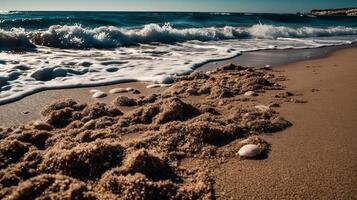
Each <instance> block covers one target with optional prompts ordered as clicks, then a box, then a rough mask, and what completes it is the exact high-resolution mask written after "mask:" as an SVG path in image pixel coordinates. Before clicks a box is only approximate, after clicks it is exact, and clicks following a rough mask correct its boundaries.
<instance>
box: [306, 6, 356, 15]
mask: <svg viewBox="0 0 357 200" xmlns="http://www.w3.org/2000/svg"><path fill="white" fill-rule="evenodd" d="M311 14H312V15H316V16H325V15H328V16H357V8H340V9H325V10H316V9H315V10H312V11H311Z"/></svg>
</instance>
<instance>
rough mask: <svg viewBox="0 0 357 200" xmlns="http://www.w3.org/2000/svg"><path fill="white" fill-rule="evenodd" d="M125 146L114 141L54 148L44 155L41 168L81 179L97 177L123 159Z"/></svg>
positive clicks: (47, 171) (48, 171)
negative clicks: (68, 147)
mask: <svg viewBox="0 0 357 200" xmlns="http://www.w3.org/2000/svg"><path fill="white" fill-rule="evenodd" d="M122 154H123V148H122V147H121V146H120V145H118V144H115V143H112V142H105V141H98V142H93V143H88V144H87V143H82V144H79V145H77V146H76V147H74V148H72V149H57V148H52V149H51V150H49V151H48V152H47V153H46V154H45V155H44V156H43V158H44V159H43V162H42V163H41V165H40V170H41V171H44V172H46V173H61V174H64V175H68V176H71V177H76V178H79V179H92V178H96V177H98V176H99V175H101V173H102V172H103V171H106V170H108V169H110V168H112V167H114V166H116V165H118V164H120V163H121V161H122Z"/></svg>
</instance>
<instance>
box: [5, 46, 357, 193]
mask: <svg viewBox="0 0 357 200" xmlns="http://www.w3.org/2000/svg"><path fill="white" fill-rule="evenodd" d="M355 55H357V48H351V49H344V50H339V51H337V52H335V53H333V54H332V55H330V56H329V57H326V58H322V59H317V60H310V61H303V62H299V63H295V64H291V65H288V66H285V67H282V68H278V69H277V70H274V71H270V70H249V69H244V68H239V67H238V68H237V67H234V66H229V67H228V68H227V67H226V68H224V69H221V70H218V71H216V72H214V73H212V74H211V75H210V76H207V75H205V74H203V73H194V74H192V75H190V76H187V77H183V78H180V80H178V82H177V83H176V84H175V85H173V86H172V87H170V88H169V89H167V90H165V88H154V89H146V88H145V84H143V83H128V84H125V85H120V87H127V86H130V87H135V88H137V89H138V90H140V92H141V94H130V95H127V94H125V96H129V97H133V98H134V101H128V99H123V98H120V99H115V100H114V98H115V97H116V96H118V95H109V96H108V97H106V98H103V99H101V100H100V101H103V102H106V103H108V104H111V105H101V104H94V105H86V104H85V105H82V104H81V103H87V102H89V101H91V102H96V101H97V100H94V99H92V98H91V97H90V94H89V90H90V89H91V88H90V89H89V88H81V89H70V90H57V91H56V90H53V91H46V92H41V93H38V94H35V95H32V96H30V97H27V98H25V99H23V100H21V101H18V102H15V103H12V104H7V105H3V106H0V122H1V123H2V124H3V125H5V126H13V125H16V126H18V125H19V124H23V123H26V124H28V122H29V121H31V120H34V119H39V118H42V119H43V121H46V122H47V123H46V124H44V123H42V124H41V123H40V124H35V125H31V124H28V125H26V126H24V127H22V128H21V129H17V130H16V129H15V128H13V129H15V130H14V131H12V130H11V129H9V130H7V129H4V130H3V131H2V133H1V135H0V136H1V145H0V159H1V164H0V188H1V191H0V197H1V198H8V199H20V198H29V197H30V196H31V197H33V196H38V197H52V198H56V197H61V198H69V199H70V198H86V199H90V198H93V199H95V198H99V199H113V198H123V199H132V198H134V197H136V198H138V197H142V198H146V199H150V198H160V197H161V198H167V197H170V198H179V199H192V198H204V199H214V198H218V199H287V198H290V199H291V198H294V199H356V198H357V196H356V195H357V192H356V185H355V183H356V182H357V178H356V177H357V163H356V162H357V159H356V158H357V156H356V153H355V152H356V150H357V145H356V136H355V130H356V126H357V123H356V122H357V121H356V119H357V110H356V105H355V102H357V101H356V100H357V96H356V92H357V91H356V88H357V82H356V79H355V76H356V75H357V73H356V70H357V68H356V66H357V59H356V58H355ZM274 83H275V84H274ZM280 85H283V86H280ZM284 86H286V88H285V87H284ZM113 87H118V85H115V86H106V87H100V88H99V89H101V90H104V91H108V90H109V89H111V88H113ZM95 89H98V88H95ZM250 90H255V91H258V94H259V95H258V96H254V97H246V96H244V95H243V94H244V93H245V92H247V91H250ZM153 93H157V94H158V96H157V98H156V100H152V99H155V98H148V97H149V96H150V95H151V94H153ZM139 96H145V98H139ZM69 97H70V98H74V100H75V101H78V103H75V102H72V101H65V102H64V103H62V104H58V103H57V104H53V105H52V106H50V107H48V109H46V110H45V111H43V112H42V114H41V113H40V111H41V110H43V107H44V106H45V105H47V104H48V103H49V102H50V101H53V100H58V99H62V98H69ZM113 100H114V101H113ZM111 102H112V103H111ZM132 102H134V104H137V105H135V106H130V107H128V106H121V105H125V104H126V105H129V104H133V103H132ZM269 104H270V105H272V106H277V105H280V107H272V108H271V109H268V110H266V111H264V107H260V109H259V107H258V108H255V106H256V105H269ZM274 104H275V105H274ZM262 108H263V109H262ZM24 111H29V113H27V114H24V113H23V112H24ZM42 115H43V116H42ZM282 116H283V117H284V118H285V119H287V120H288V121H286V120H284V119H283V118H282ZM15 119H16V120H15ZM289 121H290V122H292V124H293V126H292V127H290V128H288V129H286V130H284V129H285V128H287V127H289V126H290V125H291V124H290V123H289ZM36 126H37V129H36V128H34V127H36ZM38 129H42V130H38ZM282 130H284V131H282ZM277 131H282V132H279V133H277V134H274V135H266V134H265V135H264V134H263V135H262V133H272V132H277ZM254 135H260V136H259V137H260V138H257V137H256V136H254ZM247 137H249V139H248V141H247V140H245V143H254V144H258V145H259V147H260V148H261V150H262V151H263V154H262V156H260V157H258V158H256V159H253V160H248V159H242V158H239V156H238V155H237V152H238V150H239V148H240V147H241V146H242V145H243V144H245V143H242V140H243V139H245V138H247ZM143 148H144V149H146V150H143ZM113 158H114V159H113Z"/></svg>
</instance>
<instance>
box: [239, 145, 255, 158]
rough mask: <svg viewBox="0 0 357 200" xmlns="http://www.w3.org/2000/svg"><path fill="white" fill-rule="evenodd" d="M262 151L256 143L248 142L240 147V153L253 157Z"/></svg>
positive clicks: (242, 155)
mask: <svg viewBox="0 0 357 200" xmlns="http://www.w3.org/2000/svg"><path fill="white" fill-rule="evenodd" d="M260 153H261V151H260V148H259V146H258V145H256V144H246V145H244V146H242V148H240V149H239V151H238V154H239V156H241V157H245V158H253V157H255V156H258V155H259V154H260Z"/></svg>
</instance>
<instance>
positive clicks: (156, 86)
mask: <svg viewBox="0 0 357 200" xmlns="http://www.w3.org/2000/svg"><path fill="white" fill-rule="evenodd" d="M171 85H172V84H151V85H147V86H146V88H148V89H150V88H158V87H170V86H171Z"/></svg>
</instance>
